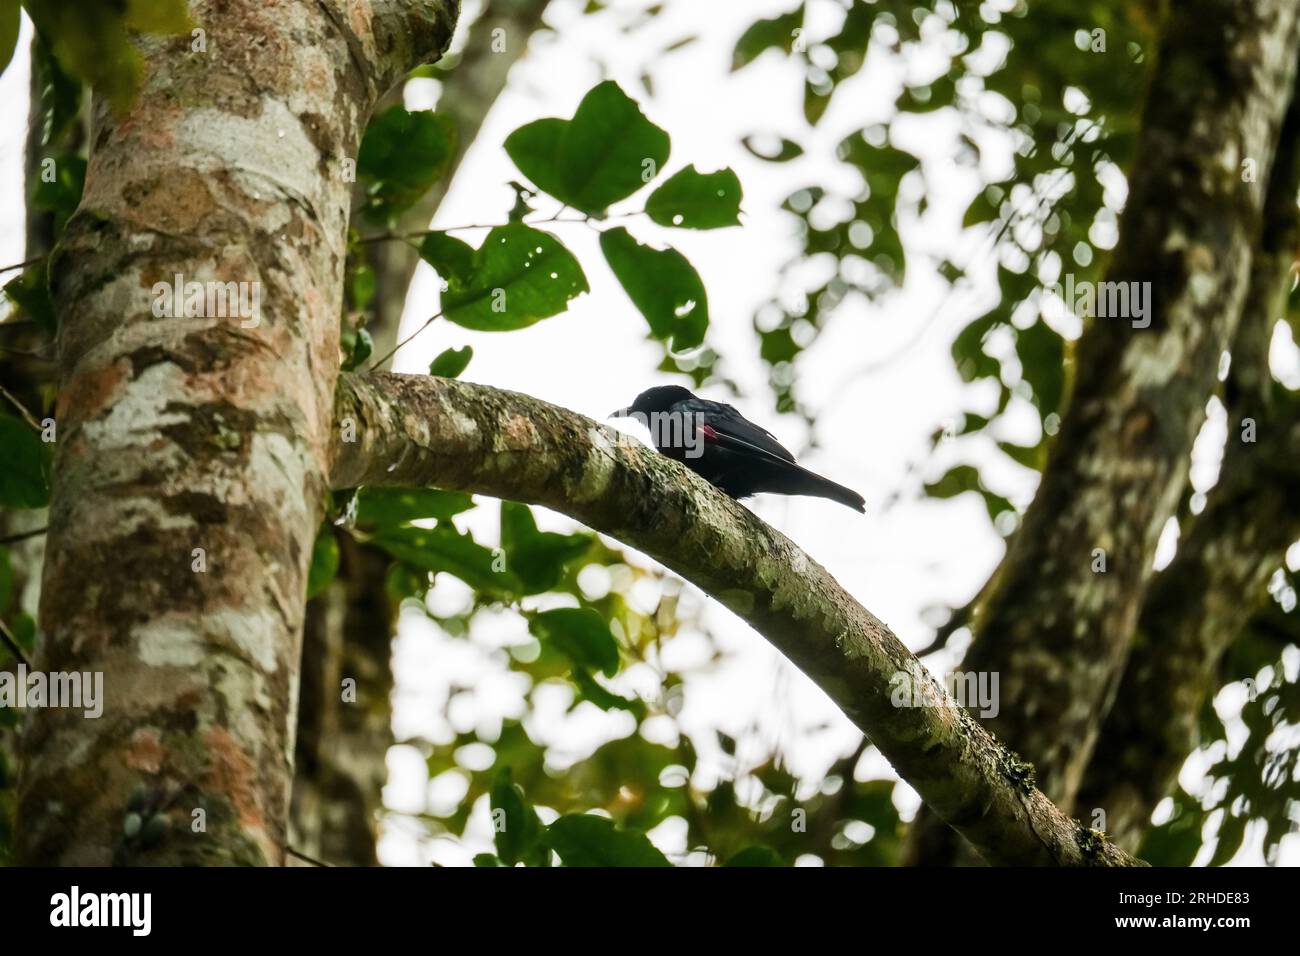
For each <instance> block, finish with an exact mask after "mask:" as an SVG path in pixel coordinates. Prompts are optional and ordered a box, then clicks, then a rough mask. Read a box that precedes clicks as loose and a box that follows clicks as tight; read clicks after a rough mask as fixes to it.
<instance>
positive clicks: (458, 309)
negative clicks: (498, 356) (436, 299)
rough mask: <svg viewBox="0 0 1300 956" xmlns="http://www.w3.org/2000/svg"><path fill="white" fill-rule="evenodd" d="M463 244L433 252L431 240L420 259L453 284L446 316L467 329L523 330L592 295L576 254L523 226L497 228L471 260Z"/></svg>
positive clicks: (441, 244) (446, 242) (441, 245)
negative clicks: (582, 295)
mask: <svg viewBox="0 0 1300 956" xmlns="http://www.w3.org/2000/svg"><path fill="white" fill-rule="evenodd" d="M429 238H432V237H429ZM458 243H459V245H457V244H458ZM460 245H465V244H464V243H460V240H457V239H450V238H448V237H444V238H443V239H441V240H439V241H438V242H437V243H436V248H431V247H430V243H429V240H428V238H426V240H425V242H424V244H423V245H422V246H421V249H420V254H421V255H422V256H426V261H428V262H429V264H430V265H432V266H433V267H434V268H435V269H438V272H439V274H440V275H441V276H442V278H443V279H444V280H445V281H446V283H447V289H446V291H444V292H443V293H442V314H443V316H444V317H445V318H447V319H449V320H450V321H452V322H455V323H456V324H457V325H461V326H464V327H465V328H467V329H477V330H479V331H481V332H503V331H509V330H512V329H522V328H524V327H526V326H529V325H532V324H533V323H534V322H537V321H539V320H541V319H546V318H550V317H551V316H553V315H556V314H558V313H560V312H563V311H564V310H565V308H566V307H567V306H568V304H569V301H570V300H571V299H573V298H574V297H576V296H578V295H581V294H582V293H584V292H587V291H589V290H588V287H587V277H586V276H585V275H584V274H583V272H582V267H581V266H580V265H578V260H577V259H575V258H574V257H573V253H571V252H569V250H568V249H566V248H564V246H563V245H561V244H560V241H559V240H558V239H556V238H555V237H554V236H552V235H550V234H549V233H545V232H540V231H538V230H536V229H533V228H531V227H529V226H525V225H524V224H523V223H517V222H514V223H510V224H509V225H505V226H497V227H496V228H495V229H493V230H492V231H491V232H489V233H488V235H487V238H486V239H484V240H483V245H482V246H480V247H479V248H478V249H471V250H470V254H469V257H468V260H466V257H465V255H464V250H462V249H460V247H459V246H460ZM466 248H469V247H468V246H466ZM426 253H427V255H426ZM430 257H431V258H430Z"/></svg>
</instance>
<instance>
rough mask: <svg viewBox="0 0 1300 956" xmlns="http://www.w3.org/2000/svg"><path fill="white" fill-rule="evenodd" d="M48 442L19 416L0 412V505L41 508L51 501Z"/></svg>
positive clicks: (2, 506)
mask: <svg viewBox="0 0 1300 956" xmlns="http://www.w3.org/2000/svg"><path fill="white" fill-rule="evenodd" d="M52 457H53V454H52V452H51V448H50V445H49V444H48V443H46V442H43V441H41V436H40V434H39V433H38V432H37V431H36V430H35V429H34V428H32V427H31V426H30V425H28V424H27V423H26V422H25V421H23V420H22V419H20V418H16V417H14V416H12V415H5V414H0V460H3V461H4V468H3V469H0V508H14V509H21V508H44V507H45V506H46V505H48V504H49V503H50V462H51V459H52Z"/></svg>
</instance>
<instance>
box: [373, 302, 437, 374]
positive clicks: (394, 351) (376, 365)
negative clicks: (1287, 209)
mask: <svg viewBox="0 0 1300 956" xmlns="http://www.w3.org/2000/svg"><path fill="white" fill-rule="evenodd" d="M440 318H442V313H441V312H435V313H433V315H431V316H429V318H428V319H427V320H426V321H425V323H424V325H422V326H420V327H419V328H418V329H416V330H415V331H414V332H412V333H411V334H410V335H408V336H407V337H406V338H404V339H402V341H400V342H398V343H397V344H396V345H394V346H393V347H392V348H391V349H389V351H388V354H387V355H385V356H384V357H383V358H381V359H379V360H377V361H376V362H375V363H374V364H373V365H371V366H370V368H371V369H372V370H374V369H377V368H379V366H381V365H383V364H384V363H385V362H387V361H388V360H389V359H390V358H392V357H393V356H394V355H396V354H397V351H398V349H400V348H401V347H402V346H403V345H406V344H407V343H408V342H410V341H411V339H413V338H415V337H416V336H417V335H419V334H420V333H421V332H423V331H424V330H425V329H427V328H428V327H429V326H431V325H432V324H433V322H434V320H435V319H440Z"/></svg>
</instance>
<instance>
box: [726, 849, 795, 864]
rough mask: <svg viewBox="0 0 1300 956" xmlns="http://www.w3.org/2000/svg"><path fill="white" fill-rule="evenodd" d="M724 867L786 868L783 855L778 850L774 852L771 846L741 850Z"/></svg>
mask: <svg viewBox="0 0 1300 956" xmlns="http://www.w3.org/2000/svg"><path fill="white" fill-rule="evenodd" d="M723 866H742V867H756V866H785V860H783V859H781V854H780V853H777V852H776V850H773V849H772V848H771V847H770V846H763V845H761V844H759V845H757V846H750V847H746V848H745V849H743V850H741V851H740V852H739V853H737V854H735V855H734V856H732V857H731V859H729V860H727V862H726V863H724V864H723Z"/></svg>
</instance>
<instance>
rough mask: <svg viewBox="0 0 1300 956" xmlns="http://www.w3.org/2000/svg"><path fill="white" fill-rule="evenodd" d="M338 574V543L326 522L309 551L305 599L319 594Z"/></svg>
mask: <svg viewBox="0 0 1300 956" xmlns="http://www.w3.org/2000/svg"><path fill="white" fill-rule="evenodd" d="M338 573H339V543H338V541H336V540H335V538H334V529H333V528H332V527H331V526H330V525H329V523H328V522H326V523H325V524H323V525H321V529H320V531H319V532H317V534H316V543H315V544H313V545H312V549H311V567H310V568H308V569H307V598H308V600H310V599H311V598H314V597H315V596H316V595H318V594H320V593H321V592H322V591H324V590H325V589H326V588H327V587H329V583H330V582H331V581H333V580H334V577H335V576H336V575H337V574H338Z"/></svg>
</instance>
